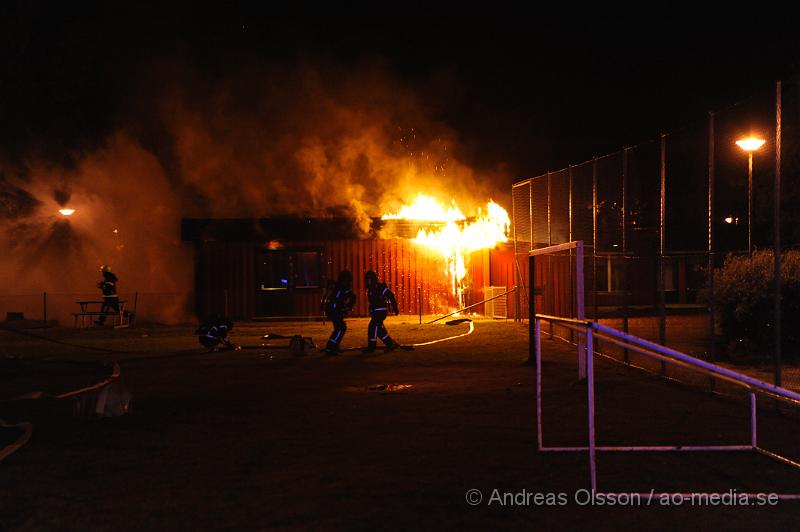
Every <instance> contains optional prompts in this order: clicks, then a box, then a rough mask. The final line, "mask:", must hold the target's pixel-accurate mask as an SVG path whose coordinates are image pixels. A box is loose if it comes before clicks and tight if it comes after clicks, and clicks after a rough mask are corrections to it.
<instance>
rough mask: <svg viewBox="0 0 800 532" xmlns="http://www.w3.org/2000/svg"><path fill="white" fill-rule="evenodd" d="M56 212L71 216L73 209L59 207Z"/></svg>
mask: <svg viewBox="0 0 800 532" xmlns="http://www.w3.org/2000/svg"><path fill="white" fill-rule="evenodd" d="M58 212H60V213H61V215H62V216H72V213H73V212H75V209H59V210H58Z"/></svg>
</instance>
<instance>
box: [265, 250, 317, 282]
mask: <svg viewBox="0 0 800 532" xmlns="http://www.w3.org/2000/svg"><path fill="white" fill-rule="evenodd" d="M321 255H322V254H321V253H319V252H318V251H290V250H285V249H281V250H262V251H261V252H260V253H259V254H258V259H257V264H256V275H257V279H256V286H257V288H259V289H261V290H288V289H290V288H319V287H320V286H321V285H320V282H321V275H320V270H321Z"/></svg>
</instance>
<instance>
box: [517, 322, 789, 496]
mask: <svg viewBox="0 0 800 532" xmlns="http://www.w3.org/2000/svg"><path fill="white" fill-rule="evenodd" d="M542 321H546V322H548V323H550V324H557V325H559V326H561V327H564V328H566V329H569V330H572V331H575V332H577V333H578V334H579V335H583V338H584V342H579V347H578V351H579V353H578V358H577V359H578V365H579V371H578V375H579V378H581V379H582V378H583V375H584V374H585V379H586V384H587V386H586V388H587V401H588V433H589V437H588V440H589V441H588V444H587V445H576V446H558V447H548V446H545V445H544V443H543V431H542V345H541V322H542ZM533 336H534V337H533V338H532V339H531V340H532V341H533V344H534V346H533V347H534V353H535V368H536V370H535V371H536V442H537V448H538V450H539V451H542V452H575V451H579V452H583V451H587V452H588V454H589V478H590V486H591V489H592V491H593V492H594V491H597V452H599V451H606V452H608V451H612V452H636V451H647V452H685V451H706V452H707V451H755V452H757V453H759V454H761V455H764V456H767V457H769V458H772V459H773V460H776V461H778V462H781V463H783V464H786V465H789V466H791V467H794V468H797V469H800V463H798V462H796V461H794V460H792V459H790V458H788V457H786V456H783V455H780V454H778V453H775V452H772V451H770V450H768V449H765V448H763V447H761V446H760V445H759V444H758V426H757V425H758V424H757V416H756V413H757V410H756V394H761V395H764V396H767V397H770V398H772V399H776V400H779V401H783V402H785V403H787V404H790V405H793V406H800V394H799V393H796V392H793V391H791V390H787V389H785V388H781V387H780V386H775V385H773V384H770V383H767V382H764V381H761V380H759V379H755V378H753V377H750V376H748V375H743V374H741V373H738V372H735V371H732V370H730V369H727V368H724V367H721V366H718V365H716V364H712V363H710V362H707V361H704V360H701V359H699V358H696V357H693V356H691V355H687V354H685V353H681V352H679V351H676V350H674V349H670V348H668V347H664V346H662V345H658V344H656V343H653V342H649V341H647V340H644V339H642V338H638V337H636V336H633V335H630V334H626V333H624V332H622V331H618V330H616V329H613V328H611V327H607V326H605V325H601V324H599V323H596V322H592V321H588V320H581V319H572V318H561V317H557V316H549V315H545V314H536V315H535V320H534V327H533ZM595 339H602V340H603V341H605V342H610V343H612V344H615V345H618V346H620V347H623V348H625V349H628V350H631V351H636V352H638V353H640V354H642V355H645V356H648V357H651V358H654V359H656V360H660V361H662V362H665V363H670V364H676V365H679V366H682V367H684V368H690V369H692V370H694V371H698V372H700V373H704V374H707V375H710V376H713V377H715V378H719V379H723V380H725V381H727V382H730V383H732V384H735V385H738V386H741V387H743V388H745V389H747V390H748V392H749V404H750V441H749V442H748V443H744V444H731V445H628V446H625V445H597V442H596V435H595V421H596V420H595V372H594V355H595V347H594V346H595ZM581 344H583V346H581ZM584 364H585V368H584V367H580V366H582V365H584ZM647 495H648V496H650V497H652V496H653V494H652V493H648V494H647ZM655 495H659V494H655ZM753 496H755V495H753ZM777 497H778V498H779V499H798V500H800V494H777Z"/></svg>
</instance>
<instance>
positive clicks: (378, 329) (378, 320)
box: [363, 270, 400, 353]
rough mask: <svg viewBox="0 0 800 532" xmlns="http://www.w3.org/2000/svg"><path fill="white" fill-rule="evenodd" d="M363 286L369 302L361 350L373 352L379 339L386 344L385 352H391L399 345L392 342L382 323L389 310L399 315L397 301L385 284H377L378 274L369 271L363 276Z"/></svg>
mask: <svg viewBox="0 0 800 532" xmlns="http://www.w3.org/2000/svg"><path fill="white" fill-rule="evenodd" d="M364 284H365V285H366V287H367V299H368V300H369V316H370V318H371V319H370V321H369V326H368V327H367V340H368V343H367V347H366V348H365V349H363V351H364V352H365V353H371V352H372V351H375V346H376V344H377V343H378V338H380V339H381V340H382V341H383V343H384V344H386V350H387V351H391V350H393V349H396V348H398V347H400V344H398V343H397V342H395V341H394V340H392V337H391V336H389V331H387V330H386V327H384V326H383V321H384V320H385V319H386V315H387V314H388V313H389V310H391V311H392V312H394V314H395V315H397V314H398V313H399V309H398V308H397V299H396V298H395V297H394V294H393V293H392V291H391V290H389V287H388V286H386V283H381V282H378V274H376V273H375V272H374V271H372V270H370V271H368V272H367V273H365V274H364Z"/></svg>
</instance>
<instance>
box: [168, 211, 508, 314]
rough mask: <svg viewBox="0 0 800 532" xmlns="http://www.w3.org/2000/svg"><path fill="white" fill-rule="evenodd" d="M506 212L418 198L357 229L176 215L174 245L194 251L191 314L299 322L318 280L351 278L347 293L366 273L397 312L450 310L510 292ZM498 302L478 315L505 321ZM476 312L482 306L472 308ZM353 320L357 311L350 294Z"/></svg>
mask: <svg viewBox="0 0 800 532" xmlns="http://www.w3.org/2000/svg"><path fill="white" fill-rule="evenodd" d="M508 225H509V220H508V215H507V214H506V212H505V210H504V209H502V207H500V206H499V205H497V204H495V203H492V202H490V203H489V204H488V205H487V208H486V210H485V211H480V212H478V213H477V214H476V215H475V216H472V217H467V216H465V215H464V214H462V213H461V211H460V210H459V209H458V208H457V207H456V206H455V204H452V205H451V206H450V207H443V206H441V205H440V204H439V203H437V202H436V201H435V200H433V199H432V198H429V197H427V196H423V195H420V196H419V197H418V198H417V199H416V201H415V202H414V204H412V205H408V206H405V207H403V208H402V209H400V210H399V211H398V212H396V213H390V214H386V215H384V216H382V217H380V218H373V219H372V220H371V224H370V227H369V228H368V229H367V230H366V232H365V231H364V228H363V227H358V226H357V225H356V224H355V223H354V220H352V219H349V218H344V217H339V218H309V217H271V218H264V219H197V218H194V219H184V220H183V221H182V231H181V233H182V239H183V240H184V241H189V242H193V243H194V248H195V306H196V312H197V313H198V315H201V316H202V315H207V314H212V313H224V314H227V315H231V316H233V317H235V318H239V319H241V318H247V319H249V318H277V317H295V318H297V317H307V318H313V317H317V316H319V315H320V314H321V310H320V299H321V297H322V293H323V290H324V287H325V284H326V282H327V281H328V280H331V279H336V277H337V275H338V273H339V272H340V271H341V270H343V269H349V270H350V271H352V272H353V275H354V278H355V283H354V290H355V291H356V293H357V294H361V293H363V291H364V286H363V277H364V273H365V272H366V271H368V270H374V271H376V272H377V273H378V276H379V277H380V278H381V279H383V280H385V281H386V282H387V283H388V284H389V286H390V287H391V288H392V290H393V291H394V293H395V295H396V296H397V299H398V303H399V305H400V309H401V313H404V314H440V313H448V312H453V311H455V310H457V309H459V308H463V307H466V306H469V305H472V304H475V303H478V302H480V301H482V300H483V299H485V294H487V293H489V292H492V294H494V291H493V290H495V288H496V291H498V292H502V291H504V290H507V289H510V288H512V287H513V283H514V276H513V270H512V265H513V262H512V260H513V249H512V248H511V247H510V246H507V245H506V244H505V242H506V241H507V234H508ZM500 307H501V305H498V306H497V310H495V306H494V305H492V308H490V309H488V310H489V313H490V314H492V315H501V316H505V315H506V313H505V312H504V311H503V310H502V309H501V308H500ZM472 310H473V311H476V312H486V311H487V309H486V308H484V307H483V305H479V306H477V307H475V308H474V309H472ZM355 314H356V315H362V316H363V315H366V314H367V307H366V301H365V300H364V298H359V301H358V304H357V306H356V308H355Z"/></svg>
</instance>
